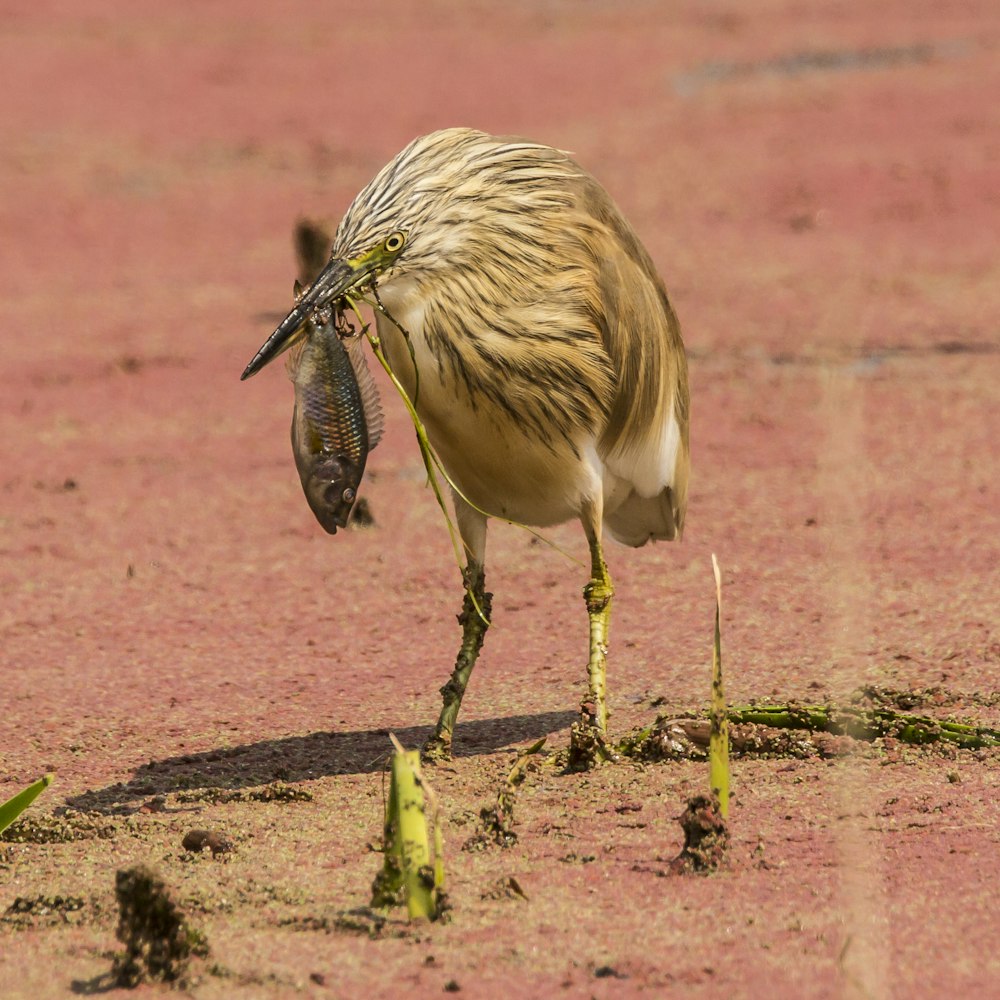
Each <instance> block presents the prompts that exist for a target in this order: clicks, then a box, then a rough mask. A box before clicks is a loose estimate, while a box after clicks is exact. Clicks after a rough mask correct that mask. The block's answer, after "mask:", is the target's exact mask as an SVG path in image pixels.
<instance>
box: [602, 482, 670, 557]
mask: <svg viewBox="0 0 1000 1000" xmlns="http://www.w3.org/2000/svg"><path fill="white" fill-rule="evenodd" d="M604 527H605V528H606V529H607V531H608V533H609V534H610V535H611V537H612V538H614V539H615V541H618V542H622V543H623V544H624V545H631V546H633V547H635V548H638V547H639V546H640V545H645V544H646V542H648V541H660V540H665V539H672V538H679V537H680V535H681V532H682V531H683V529H684V511H683V509H679V507H678V505H677V498H676V497H675V495H674V491H673V490H672V489H671V488H670V487H669V486H667V487H665V488H664V489H663V491H662V492H660V493H658V494H657V495H656V496H654V497H641V496H639V494H638V493H636V492H634V491H633V492H631V493H629V495H628V496H627V497H626V498H625V500H624V501H623V502H622V503H620V504H619V505H618V506H617V507H615V509H614V510H613V511H612V512H611V513H609V514H608V513H606V514H605V516H604Z"/></svg>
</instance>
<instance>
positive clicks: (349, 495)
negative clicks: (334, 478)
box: [340, 486, 354, 503]
mask: <svg viewBox="0 0 1000 1000" xmlns="http://www.w3.org/2000/svg"><path fill="white" fill-rule="evenodd" d="M340 497H341V499H342V500H343V501H344V503H353V501H354V490H352V489H351V487H350V486H348V487H347V489H346V490H344V492H343V493H341V495H340Z"/></svg>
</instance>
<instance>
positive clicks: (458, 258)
mask: <svg viewBox="0 0 1000 1000" xmlns="http://www.w3.org/2000/svg"><path fill="white" fill-rule="evenodd" d="M578 169H579V168H577V167H576V166H575V164H573V163H572V161H571V160H569V159H568V157H567V156H566V155H565V154H563V153H560V152H558V151H557V150H554V149H551V148H549V147H547V146H539V145H538V144H536V143H529V142H525V141H522V140H504V139H497V138H495V137H493V136H490V135H487V134H485V133H483V132H477V131H475V130H473V129H466V128H455V129H445V130H443V131H440V132H433V133H431V134H430V135H425V136H421V137H420V138H418V139H414V140H413V142H411V143H410V144H409V145H408V146H407V147H406V148H405V149H404V150H402V151H401V152H400V153H399V154H398V155H397V156H396V157H395V158H394V159H392V160H391V161H390V162H389V163H387V164H386V165H385V166H384V167H383V168H382V169H381V170H380V171H379V172H378V173H377V174H376V175H375V177H373V178H372V180H371V181H370V182H369V183H368V184H367V185H366V186H365V188H364V189H363V190H362V191H361V192H360V193H359V194H358V195H357V197H356V198H355V199H354V201H353V202H352V204H351V206H350V208H348V210H347V213H346V215H345V216H344V218H343V220H342V221H341V223H340V226H339V227H338V229H337V235H336V237H335V239H334V242H333V248H332V251H331V258H330V262H329V263H328V264H327V265H326V267H325V268H324V269H323V271H322V272H321V273H320V274H319V276H318V277H317V278H316V280H315V281H314V282H313V283H312V285H310V286H309V288H307V289H306V290H305V291H304V292H303V293H302V295H301V296H300V297H299V300H298V302H297V303H296V305H295V307H294V308H293V309H292V311H291V312H290V313H289V314H288V315H287V316H286V317H285V319H284V320H282V322H281V323H280V324H279V326H278V328H277V329H276V330H275V331H274V333H272V334H271V336H270V337H268V339H267V341H265V343H264V345H263V346H262V347H261V349H260V350H259V351H258V352H257V354H256V355H255V356H254V358H253V360H252V361H251V362H250V364H248V365H247V367H246V370H245V371H244V372H243V376H242V377H243V378H249V377H250V376H251V375H254V374H256V373H257V372H258V371H260V369H261V368H263V367H264V366H265V365H266V364H268V362H270V361H273V360H274V358H276V357H277V356H278V355H279V354H281V353H282V352H283V351H284V350H285V349H286V348H288V347H290V346H291V345H292V344H293V343H294V342H295V341H296V340H297V339H298V338H299V337H300V336H301V334H302V330H303V328H304V326H305V324H306V321H307V320H308V319H309V317H310V316H311V315H312V314H313V313H314V312H316V311H317V310H319V309H324V308H327V307H329V306H330V305H332V304H333V303H335V302H337V300H338V299H340V298H342V297H343V296H354V297H360V296H363V295H364V294H365V292H370V291H371V290H372V289H374V288H376V287H381V288H386V289H388V287H389V286H390V285H391V284H392V283H393V282H397V281H400V280H401V279H404V278H407V277H410V278H414V277H415V278H417V279H418V280H419V279H420V278H421V277H425V278H426V277H429V276H432V275H437V276H439V277H440V276H441V275H442V274H443V273H445V272H447V271H449V270H452V271H454V270H455V269H458V268H461V267H463V266H472V267H475V268H476V269H477V270H479V271H480V272H481V271H482V270H483V269H484V268H486V267H489V266H490V265H491V264H497V263H499V265H501V266H500V267H499V269H498V270H497V272H496V274H495V275H494V277H495V280H496V282H497V285H498V287H499V286H501V285H502V284H504V283H506V282H514V283H517V282H519V281H521V280H522V278H523V277H527V278H528V279H529V280H530V272H531V270H532V256H533V255H534V254H537V253H545V252H547V247H546V246H545V241H544V240H543V241H541V242H540V241H539V235H538V234H539V233H545V232H546V231H547V232H548V234H549V235H548V237H547V239H548V240H549V241H551V240H552V239H555V238H558V232H557V229H558V227H551V226H550V227H548V229H547V230H546V228H545V227H544V226H542V225H540V222H539V219H540V217H541V216H542V215H544V214H545V213H546V212H548V211H551V210H552V209H553V207H556V206H557V205H559V204H562V203H564V202H565V200H566V194H565V191H563V190H560V189H559V188H558V187H554V186H553V185H552V184H551V181H552V179H553V178H554V177H556V176H559V175H561V176H563V177H565V176H566V175H567V174H575V173H576V172H577V171H578ZM554 230H556V231H555V232H554ZM518 272H520V273H518Z"/></svg>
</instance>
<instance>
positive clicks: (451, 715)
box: [423, 498, 493, 761]
mask: <svg viewBox="0 0 1000 1000" xmlns="http://www.w3.org/2000/svg"><path fill="white" fill-rule="evenodd" d="M455 513H456V516H457V519H458V528H459V531H460V533H461V535H462V541H463V543H464V544H465V549H466V553H467V555H468V558H469V562H468V565H467V566H466V568H465V572H464V574H463V579H464V581H465V600H464V601H463V602H462V613H461V614H460V615H459V616H458V622H459V624H460V625H461V626H462V646H461V648H460V649H459V651H458V657H457V658H456V660H455V669H454V670H453V671H452V673H451V677H449V678H448V683H447V684H445V686H444V687H443V688H441V697H442V700H443V705H442V707H441V715H440V717H439V718H438V723H437V726H435V728H434V733H433V735H432V736H431V737H430V739H428V741H427V743H426V744H424V750H423V757H424V759H425V760H429V761H435V760H448V759H449V758H450V757H451V740H452V733H453V732H454V729H455V720H456V719H457V718H458V710H459V708H460V707H461V705H462V696H463V695H464V694H465V689H466V687H467V686H468V683H469V677H470V676H471V675H472V668H473V667H474V666H475V665H476V659H477V658H478V657H479V651H480V649H482V647H483V639H484V638H485V637H486V630H487V628H489V622H490V613H491V599H492V597H493V595H492V594H488V593H487V592H486V574H485V572H484V570H483V559H484V556H485V551H486V518H485V517H483V515H482V514H480V513H478V512H477V511H474V510H472V508H470V507H469V506H468V505H467V504H465V503H464V502H463V501H462V500H461V499H460V498H456V500H455Z"/></svg>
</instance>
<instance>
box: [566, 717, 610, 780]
mask: <svg viewBox="0 0 1000 1000" xmlns="http://www.w3.org/2000/svg"><path fill="white" fill-rule="evenodd" d="M616 760H618V755H617V754H616V753H615V751H614V749H613V748H612V746H611V745H610V744H609V743H608V734H607V732H606V729H605V727H604V726H602V725H600V724H599V720H598V719H597V718H596V713H595V712H594V711H593V706H592V705H588V704H586V703H584V704H583V705H582V706H581V709H580V718H579V720H578V721H577V722H574V723H573V725H572V727H571V728H570V733H569V763H568V767H569V770H571V771H589V770H590V769H591V768H593V767H596V766H597V765H598V764H603V763H607V762H614V761H616Z"/></svg>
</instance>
